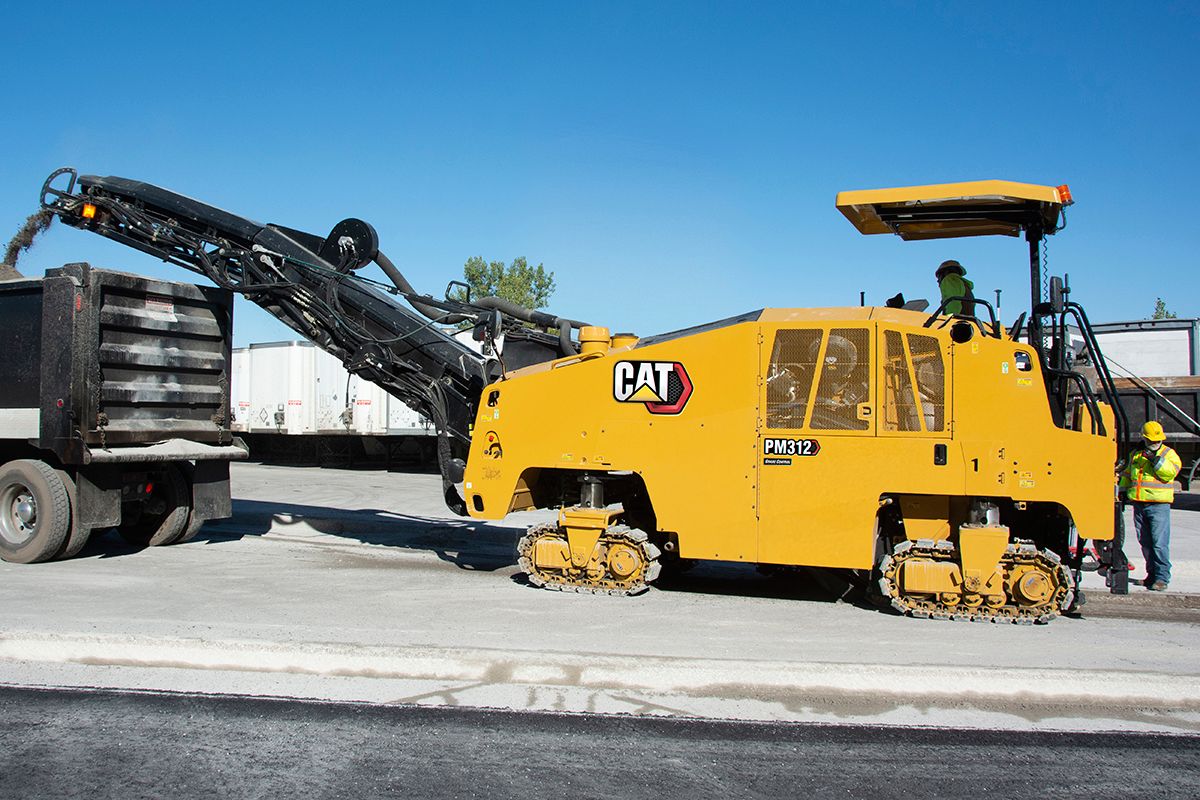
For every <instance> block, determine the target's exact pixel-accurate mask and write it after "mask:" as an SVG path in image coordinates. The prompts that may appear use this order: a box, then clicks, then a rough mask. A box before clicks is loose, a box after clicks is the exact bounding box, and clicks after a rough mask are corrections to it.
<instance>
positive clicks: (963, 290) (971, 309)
mask: <svg viewBox="0 0 1200 800" xmlns="http://www.w3.org/2000/svg"><path fill="white" fill-rule="evenodd" d="M974 288H975V284H974V283H972V282H971V281H969V280H967V279H966V278H964V277H963V276H961V275H956V274H954V273H953V272H951V273H949V274H947V275H943V276H942V279H941V280H940V281H938V289H940V290H941V292H942V300H947V299H949V298H951V297H965V298H967V302H963V301H962V300H951V301H950V302H949V303H947V304H946V309H945V313H947V314H966V315H967V316H974V315H975V304H974V303H972V302H970V301H972V300H974V299H975V292H974V291H972V290H973V289H974Z"/></svg>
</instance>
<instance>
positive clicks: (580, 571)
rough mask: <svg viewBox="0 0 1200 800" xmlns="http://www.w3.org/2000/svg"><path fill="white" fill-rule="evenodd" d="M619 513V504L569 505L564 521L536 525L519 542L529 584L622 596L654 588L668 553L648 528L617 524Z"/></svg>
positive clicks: (519, 560) (563, 516) (519, 561)
mask: <svg viewBox="0 0 1200 800" xmlns="http://www.w3.org/2000/svg"><path fill="white" fill-rule="evenodd" d="M595 512H599V513H595ZM618 513H620V508H619V507H616V508H610V509H578V508H575V509H563V511H562V513H561V514H560V518H559V522H557V523H553V522H552V523H547V524H543V525H534V526H533V527H531V528H530V529H529V530H528V531H527V532H526V533H525V535H524V536H523V537H521V540H520V542H518V544H517V556H518V563H519V564H520V567H521V569H522V570H523V571H524V572H525V574H526V576H527V577H528V579H529V582H530V583H532V584H533V585H534V586H540V587H542V588H545V589H553V590H556V591H563V592H584V593H589V594H608V595H617V596H627V595H635V594H641V593H642V592H644V591H646V590H647V589H648V588H650V586H649V585H650V583H651V582H652V581H653V580H654V579H655V578H657V577H658V574H659V572H660V570H661V569H662V565H661V564H660V563H659V557H660V556H661V555H662V553H661V551H660V550H659V548H658V547H657V546H656V545H654V544H653V543H652V542H651V541H650V537H649V536H648V535H647V534H646V532H645V531H642V530H639V529H637V528H630V527H629V526H628V525H620V524H613V522H612V519H613V517H615V516H616V514H618ZM581 523H583V524H582V525H581ZM588 523H602V524H603V527H600V526H599V525H592V526H588Z"/></svg>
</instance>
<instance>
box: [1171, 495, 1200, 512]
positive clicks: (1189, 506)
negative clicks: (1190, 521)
mask: <svg viewBox="0 0 1200 800" xmlns="http://www.w3.org/2000/svg"><path fill="white" fill-rule="evenodd" d="M1171 508H1172V509H1174V510H1175V511H1200V494H1197V493H1196V492H1176V493H1175V502H1174V503H1171Z"/></svg>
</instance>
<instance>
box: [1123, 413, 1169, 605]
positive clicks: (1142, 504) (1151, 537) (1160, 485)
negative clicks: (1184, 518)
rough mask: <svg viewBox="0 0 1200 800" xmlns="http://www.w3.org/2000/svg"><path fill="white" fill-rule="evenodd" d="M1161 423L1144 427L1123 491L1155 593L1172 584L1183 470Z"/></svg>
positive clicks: (1153, 423) (1149, 584)
mask: <svg viewBox="0 0 1200 800" xmlns="http://www.w3.org/2000/svg"><path fill="white" fill-rule="evenodd" d="M1166 440H1167V435H1166V434H1165V433H1163V426H1162V424H1161V423H1158V422H1155V421H1153V420H1151V421H1150V422H1147V423H1146V424H1145V425H1143V426H1142V449H1141V450H1138V451H1137V452H1136V453H1134V454H1133V455H1132V456H1131V457H1130V458H1129V466H1128V467H1127V468H1126V470H1125V472H1124V473H1123V474H1122V475H1121V489H1122V490H1124V492H1125V497H1126V499H1128V500H1129V501H1130V503H1131V504H1132V505H1133V528H1134V530H1136V531H1137V540H1138V544H1140V545H1141V546H1142V555H1143V556H1145V558H1146V580H1145V582H1144V585H1145V586H1146V588H1147V589H1150V590H1151V591H1154V592H1161V591H1163V590H1165V589H1166V588H1167V586H1168V584H1170V583H1171V556H1170V547H1171V501H1173V500H1174V499H1175V484H1174V483H1172V481H1174V480H1175V476H1176V475H1178V474H1179V470H1180V469H1182V468H1183V462H1182V461H1180V460H1179V454H1178V453H1176V452H1175V451H1174V450H1172V449H1171V448H1169V447H1167V445H1166V444H1165V442H1166Z"/></svg>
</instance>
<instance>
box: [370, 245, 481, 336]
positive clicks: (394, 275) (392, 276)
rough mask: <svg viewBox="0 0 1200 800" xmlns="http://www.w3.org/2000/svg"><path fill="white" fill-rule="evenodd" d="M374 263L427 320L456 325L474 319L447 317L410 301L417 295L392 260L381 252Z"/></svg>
mask: <svg viewBox="0 0 1200 800" xmlns="http://www.w3.org/2000/svg"><path fill="white" fill-rule="evenodd" d="M375 263H376V264H378V265H379V268H380V269H381V270H383V274H384V275H387V276H388V280H390V281H391V282H392V283H393V284H395V286H396V288H397V289H399V290H400V291H401V292H403V293H404V294H405V295H407V299H408V302H409V303H411V304H412V307H413V308H415V309H416V310H417V311H419V312H421V313H422V314H424V315H425V316H426V317H428V318H429V319H432V320H437V321H438V322H444V323H446V324H447V325H457V324H458V323H460V322H468V321H470V320H472V319H474V317H472V316H470V315H469V314H449V315H448V314H446V312H445V311H444V310H442V309H440V308H436V307H434V306H431V305H426V304H425V303H422V302H421V301H420V300H414V299H412V296H413V295H415V294H416V293H417V290H416V289H414V288H413V285H412V284H411V283H409V282H408V278H406V277H404V273H402V272H400V270H399V269H397V268H396V265H395V264H393V263H392V260H391V259H390V258H388V257H387V256H385V255H384V254H383V253H382V251H377V252H376V253H375Z"/></svg>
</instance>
